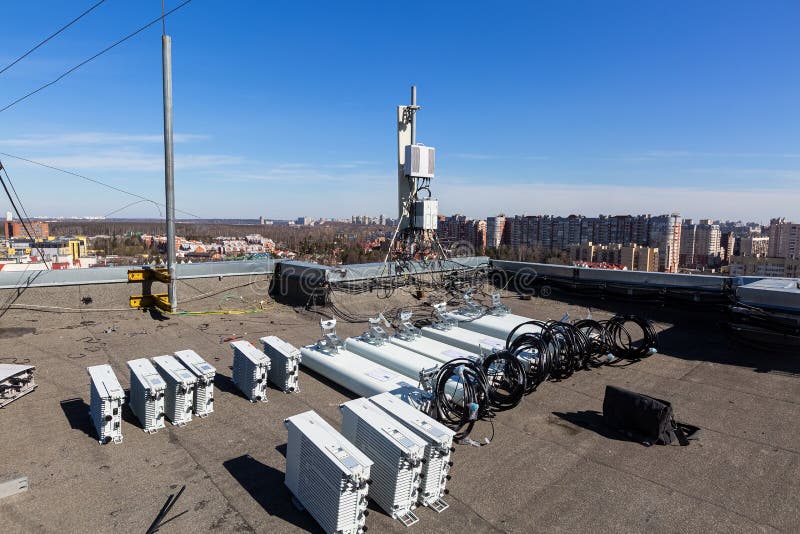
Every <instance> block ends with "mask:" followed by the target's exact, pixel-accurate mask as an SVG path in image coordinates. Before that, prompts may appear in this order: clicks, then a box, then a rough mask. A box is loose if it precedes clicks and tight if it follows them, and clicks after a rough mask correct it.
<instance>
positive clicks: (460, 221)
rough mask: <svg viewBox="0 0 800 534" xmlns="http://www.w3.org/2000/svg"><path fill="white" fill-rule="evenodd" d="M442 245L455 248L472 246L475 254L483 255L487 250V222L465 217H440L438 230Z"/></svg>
mask: <svg viewBox="0 0 800 534" xmlns="http://www.w3.org/2000/svg"><path fill="white" fill-rule="evenodd" d="M436 232H437V234H438V237H439V240H440V241H441V242H442V244H443V245H444V246H445V247H447V248H450V249H451V250H452V248H453V247H463V246H464V245H469V246H471V247H472V248H473V249H474V250H473V253H475V254H483V251H484V249H486V221H484V220H480V219H477V220H472V219H467V217H466V216H465V215H458V214H456V215H452V216H450V217H445V216H444V215H440V216H439V222H438V226H437V230H436Z"/></svg>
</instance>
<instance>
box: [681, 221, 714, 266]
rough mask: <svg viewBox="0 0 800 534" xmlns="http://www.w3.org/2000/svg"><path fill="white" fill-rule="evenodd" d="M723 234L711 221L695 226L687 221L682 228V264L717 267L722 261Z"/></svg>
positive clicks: (701, 222) (700, 222)
mask: <svg viewBox="0 0 800 534" xmlns="http://www.w3.org/2000/svg"><path fill="white" fill-rule="evenodd" d="M720 239H721V232H720V229H719V225H718V224H714V221H712V220H711V219H700V221H699V223H698V224H694V222H693V221H692V220H691V219H686V220H685V221H684V223H683V225H682V226H681V240H680V243H681V248H680V264H681V265H684V266H686V267H694V268H704V267H716V266H718V265H719V264H720V263H721V261H722V251H721V246H720Z"/></svg>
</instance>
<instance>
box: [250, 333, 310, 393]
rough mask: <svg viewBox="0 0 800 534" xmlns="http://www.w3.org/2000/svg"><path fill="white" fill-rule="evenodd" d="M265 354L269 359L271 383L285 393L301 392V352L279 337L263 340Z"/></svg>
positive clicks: (268, 337) (264, 338) (269, 337)
mask: <svg viewBox="0 0 800 534" xmlns="http://www.w3.org/2000/svg"><path fill="white" fill-rule="evenodd" d="M260 341H261V344H262V345H263V346H264V353H265V354H266V355H267V357H269V360H270V368H269V381H270V382H272V383H273V384H275V386H277V387H278V388H279V389H281V390H282V391H283V392H284V393H292V392H296V391H300V386H299V385H298V378H299V375H300V360H301V359H302V357H301V355H300V351H299V350H298V349H297V348H295V347H294V346H293V345H291V344H290V343H287V342H285V341H284V340H282V339H281V338H279V337H277V336H266V337H262V338H261V340H260Z"/></svg>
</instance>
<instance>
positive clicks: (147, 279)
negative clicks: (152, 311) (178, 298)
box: [128, 268, 171, 312]
mask: <svg viewBox="0 0 800 534" xmlns="http://www.w3.org/2000/svg"><path fill="white" fill-rule="evenodd" d="M128 282H140V283H141V284H142V294H141V295H131V297H130V306H131V308H158V309H159V310H163V311H167V312H168V311H170V309H171V307H170V304H169V296H168V294H167V293H153V292H152V291H151V288H152V286H153V282H163V283H165V284H169V271H168V270H167V269H164V268H157V269H149V268H148V269H129V270H128Z"/></svg>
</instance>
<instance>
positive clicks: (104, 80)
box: [0, 2, 800, 222]
mask: <svg viewBox="0 0 800 534" xmlns="http://www.w3.org/2000/svg"><path fill="white" fill-rule="evenodd" d="M44 4H45V7H43V6H42V5H40V4H37V5H27V4H14V5H11V6H8V7H9V9H8V10H7V13H6V14H5V18H6V20H7V22H8V32H7V34H6V42H7V46H6V47H5V50H4V52H3V53H2V54H0V60H1V61H2V62H3V64H7V63H8V62H10V61H12V60H13V59H14V58H15V57H16V55H17V54H18V53H21V52H24V51H25V50H26V49H27V48H29V47H30V46H31V45H32V44H33V43H36V42H38V41H39V40H41V38H42V37H43V36H44V35H47V34H48V32H49V31H52V28H54V27H57V26H58V25H59V24H60V23H63V21H64V20H68V19H69V18H70V17H71V16H74V13H73V12H72V11H73V9H74V6H71V5H69V4H62V3H56V2H45V3H44ZM175 5H177V3H176V2H167V9H170V8H171V7H174V6H175ZM141 6H142V5H141V4H139V3H135V4H125V3H114V2H109V3H107V4H105V5H103V6H101V7H100V8H98V9H97V10H95V12H93V13H92V16H91V17H87V19H86V20H83V21H80V22H79V23H78V24H76V25H75V26H74V27H73V28H70V29H69V30H68V31H66V32H64V33H63V34H62V35H59V36H58V37H57V38H56V39H54V40H53V41H52V42H50V43H48V44H47V45H45V46H43V47H42V48H41V49H39V50H37V51H36V52H35V53H34V54H32V55H31V56H30V57H28V58H26V59H25V60H23V61H22V62H20V63H19V64H18V65H15V66H14V67H13V68H12V69H10V70H9V71H8V72H6V73H4V74H3V75H2V77H3V78H2V81H3V83H2V84H0V98H2V102H3V104H0V105H5V103H7V102H10V101H13V100H14V99H16V98H17V97H19V96H21V95H22V94H25V93H26V92H28V91H30V90H31V89H32V88H34V87H36V86H38V85H39V84H41V83H42V82H45V81H49V80H51V79H53V78H54V77H55V76H56V75H58V74H60V73H61V72H63V71H64V70H66V68H68V67H70V66H72V65H74V64H77V63H78V62H79V61H81V60H82V59H84V58H86V57H89V56H91V55H92V54H93V53H95V52H96V51H97V50H100V49H102V48H103V47H105V46H106V45H107V44H109V43H110V42H113V41H114V40H116V39H117V38H119V37H120V36H121V35H124V34H126V33H127V32H129V31H131V30H132V29H134V28H135V27H137V25H139V24H141V23H144V22H146V21H148V20H151V19H152V18H153V17H154V16H157V15H158V14H159V12H160V5H156V3H154V4H153V5H152V6H149V7H148V9H144V8H142V7H141ZM484 7H485V6H483V4H463V3H459V4H458V9H453V6H452V5H448V4H446V3H445V4H437V5H435V6H429V7H428V8H427V9H426V17H425V21H424V22H421V23H420V24H421V25H422V27H421V29H422V30H426V43H425V47H424V49H422V50H419V51H414V52H411V51H408V50H405V49H404V48H403V47H402V46H401V45H400V44H399V43H398V42H397V41H396V40H395V39H393V37H392V32H389V31H385V30H386V28H387V27H390V25H391V24H392V22H393V21H394V17H395V13H394V12H393V10H391V8H390V7H388V6H387V7H384V6H380V5H373V4H369V5H366V4H365V5H361V6H352V7H350V8H348V7H344V8H343V7H342V6H332V5H325V4H319V5H317V7H316V8H315V9H313V10H309V9H307V7H306V6H303V5H291V4H283V5H277V6H269V7H265V6H262V5H261V4H259V3H247V4H243V7H242V9H245V10H247V11H248V12H250V16H248V17H244V18H243V17H241V16H240V14H239V13H238V12H233V11H230V12H229V11H227V10H221V11H220V13H216V11H215V10H212V9H209V8H208V6H206V5H204V4H203V3H201V2H196V3H192V4H190V5H188V6H187V7H185V8H183V9H182V10H180V11H179V12H177V13H176V14H175V15H173V16H171V17H170V18H169V19H168V20H167V31H168V32H170V33H171V34H172V35H173V42H174V45H173V55H174V58H173V60H174V97H175V132H176V133H175V141H176V145H175V158H176V197H177V206H178V208H179V209H185V210H187V211H190V212H192V213H197V214H199V215H201V216H202V217H207V218H213V217H225V218H233V217H238V216H240V214H241V213H242V212H243V211H244V212H247V213H254V214H261V213H262V212H269V211H270V210H267V209H264V206H269V207H270V209H271V213H269V216H270V217H274V218H294V217H297V216H298V215H300V214H302V213H309V214H312V213H313V214H314V215H315V216H321V217H343V216H347V215H349V214H351V213H354V212H359V211H363V209H364V208H365V207H366V206H370V207H371V208H372V210H373V211H378V212H383V213H385V214H386V215H387V216H390V217H394V216H396V213H394V210H393V206H394V205H395V204H394V203H395V196H396V195H395V193H396V177H395V174H394V173H395V169H394V165H395V149H394V143H395V139H394V137H395V136H394V132H393V131H392V127H391V125H392V123H393V121H394V118H393V112H394V106H396V105H397V104H401V103H405V102H406V101H407V99H408V94H407V86H408V85H409V84H410V83H417V84H418V85H419V95H420V104H421V105H422V107H423V110H422V111H421V113H420V114H419V128H420V129H419V134H420V140H421V141H422V142H425V143H427V144H430V145H433V146H435V147H436V148H437V151H438V154H437V177H436V179H435V181H434V183H433V192H434V196H436V197H437V198H439V200H440V209H441V211H442V212H443V213H468V214H470V215H471V216H474V217H487V216H491V215H494V214H496V213H498V212H500V211H505V212H512V213H522V212H527V213H532V212H545V213H563V214H568V213H587V212H599V211H602V212H609V213H634V212H636V213H642V212H644V213H653V214H655V213H670V212H672V211H679V212H681V213H682V214H684V216H686V217H692V218H701V217H711V218H714V219H731V218H732V219H744V220H755V221H762V222H766V221H768V220H769V218H770V217H773V216H775V215H776V214H783V215H785V216H786V217H788V218H795V219H797V218H800V216H798V215H799V214H798V208H797V206H798V205H800V202H798V200H800V197H799V196H798V193H797V192H796V186H797V183H798V181H800V152H799V151H798V148H797V147H798V146H800V132H798V130H797V128H796V127H795V126H794V125H796V124H797V123H798V119H800V109H798V106H797V105H796V102H795V99H794V95H796V94H797V92H798V89H800V76H798V73H797V69H795V68H793V63H792V62H793V58H795V57H796V56H797V53H798V46H797V42H796V39H794V35H795V29H794V27H793V25H792V24H791V21H792V20H796V19H797V16H796V15H798V14H800V6H798V5H797V4H796V3H792V2H778V3H770V4H769V5H768V6H767V5H756V4H752V3H743V2H710V3H703V4H702V5H698V4H696V3H688V2H687V3H684V4H682V8H681V9H674V7H675V6H670V7H669V8H667V7H665V6H652V5H650V6H645V5H635V4H634V5H626V6H622V5H611V4H604V5H602V6H599V5H598V6H591V5H587V6H583V7H582V11H584V12H585V13H584V14H585V15H586V16H584V17H578V18H576V17H574V16H573V14H574V13H573V12H572V10H571V9H569V8H567V7H566V6H563V7H562V6H558V5H549V6H543V5H529V4H527V3H509V4H505V5H504V6H502V7H501V8H495V9H493V10H488V12H487V10H486V9H485V8H484ZM278 19H279V20H281V24H270V23H268V24H267V25H266V26H264V22H265V21H267V22H269V21H271V20H278ZM31 21H34V22H35V23H31ZM367 22H369V23H370V24H367ZM487 22H492V23H491V24H488V23H487ZM265 27H266V28H268V30H269V31H264V28H265ZM478 27H480V28H481V35H482V38H481V39H480V40H476V39H474V38H473V37H472V35H473V33H472V31H471V30H470V31H468V30H469V29H472V28H478ZM743 28H744V29H745V30H743ZM159 31H160V28H158V27H155V26H154V27H152V28H150V29H149V30H147V31H145V32H143V33H142V34H141V35H139V36H137V37H136V38H134V39H132V40H131V41H129V42H126V43H125V44H124V45H121V46H120V47H118V48H116V49H114V50H113V51H111V52H110V53H109V54H107V55H104V56H103V57H101V58H99V59H98V60H96V61H94V62H92V63H90V64H87V65H86V66H85V67H82V68H81V69H79V70H78V71H76V72H75V73H74V74H72V75H71V76H70V77H68V78H66V79H65V80H63V81H62V82H60V83H58V84H56V85H54V86H53V87H50V88H48V89H46V90H44V91H42V92H41V93H39V94H37V95H34V96H33V97H31V98H30V99H28V100H26V101H24V102H22V103H20V104H19V105H16V106H14V107H13V108H10V109H9V110H7V111H5V112H3V122H4V131H3V134H2V135H0V151H3V152H7V153H9V154H15V155H20V156H24V157H29V158H31V159H34V160H37V161H42V162H44V163H47V164H50V165H55V166H58V167H63V168H65V169H68V170H71V171H75V172H78V173H81V174H84V175H87V176H90V177H94V178H99V179H102V180H104V181H107V182H109V183H111V184H113V185H115V186H121V187H126V188H128V189H131V188H136V189H137V190H142V191H146V192H148V196H150V197H151V198H154V199H156V200H160V199H161V197H162V196H163V171H162V168H163V154H162V146H161V136H160V133H159V132H160V127H161V120H162V119H161V103H160V99H161V86H160V75H161V71H160V50H159V47H160V39H159V35H158V34H159ZM742 31H745V34H746V37H747V38H746V39H743V38H742ZM210 32H213V33H214V34H215V35H217V36H218V37H219V38H218V39H213V40H209V39H207V36H208V35H209V33H210ZM577 34H580V35H581V36H582V37H583V38H582V39H574V38H573V37H574V36H575V35H577ZM367 41H368V42H370V43H371V46H370V47H363V46H362V43H363V42H367ZM332 57H335V58H337V61H330V58H332ZM405 58H407V60H406V59H405ZM398 59H399V60H400V61H407V64H408V65H409V67H408V68H407V69H403V68H401V69H398V68H397V61H398ZM444 62H446V63H447V64H449V65H450V67H451V68H448V69H442V68H441V65H442V64H443V63H444ZM209 65H211V66H213V77H209V69H208V67H209ZM298 65H302V66H303V67H302V68H300V69H298V68H297V66H298ZM276 80H280V82H279V83H276ZM476 109H477V110H478V112H477V113H476V112H475V110H476ZM2 160H3V163H4V165H5V166H6V167H7V169H8V171H9V174H10V175H11V177H12V179H13V180H14V182H15V184H16V186H17V189H18V191H19V193H20V195H21V197H22V198H23V200H24V201H25V204H26V207H27V208H28V211H29V213H31V215H38V214H48V215H53V216H58V215H83V216H89V215H93V216H102V215H104V214H105V213H108V212H111V211H112V210H115V209H119V208H123V207H124V206H125V205H126V203H127V202H126V201H128V199H127V198H126V197H124V196H120V195H119V194H117V193H111V192H109V191H106V190H104V189H101V188H99V187H98V186H96V185H93V184H88V183H86V182H84V181H81V180H78V179H76V178H74V177H68V176H66V175H64V174H61V173H57V172H55V171H52V170H48V169H42V168H39V167H36V166H32V165H30V164H27V163H24V162H21V161H19V160H14V159H13V158H9V157H5V156H3V157H2ZM43 192H44V194H43ZM221 193H222V194H221ZM598 199H602V200H603V202H604V204H605V206H604V207H600V206H598ZM65 205H68V206H70V208H69V210H70V213H65V208H64V206H65ZM98 207H102V209H98ZM376 208H377V209H376ZM122 214H123V215H126V216H130V217H143V216H149V217H156V216H158V213H157V210H156V208H155V207H154V206H152V205H149V204H140V205H135V206H131V207H130V208H126V209H125V210H124V211H123V213H122ZM265 215H266V213H265ZM256 216H257V215H256Z"/></svg>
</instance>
